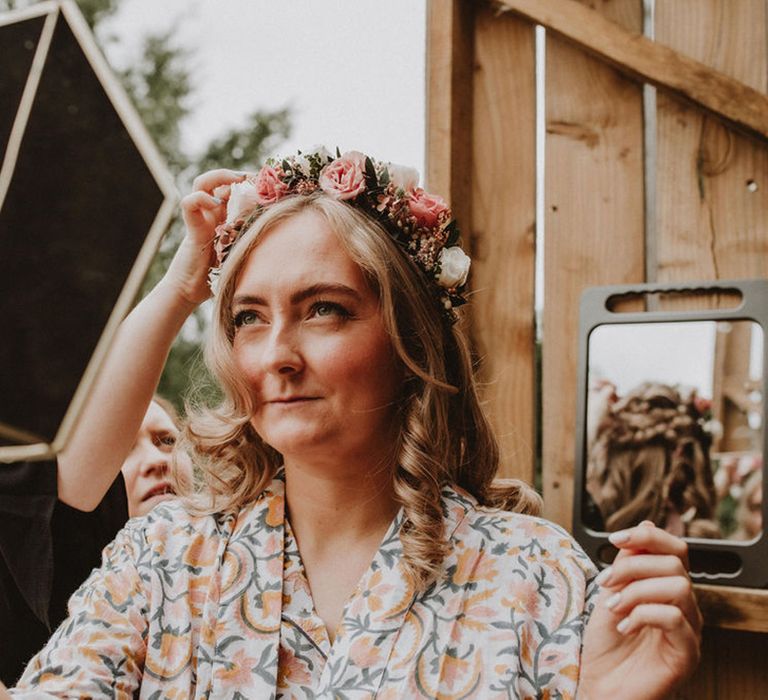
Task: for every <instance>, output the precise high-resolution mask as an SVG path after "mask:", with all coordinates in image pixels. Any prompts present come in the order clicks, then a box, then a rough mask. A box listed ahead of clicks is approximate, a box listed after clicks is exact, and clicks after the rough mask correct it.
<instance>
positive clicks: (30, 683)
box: [11, 477, 596, 700]
mask: <svg viewBox="0 0 768 700" xmlns="http://www.w3.org/2000/svg"><path fill="white" fill-rule="evenodd" d="M284 505H285V504H284V483H283V481H282V477H278V478H276V479H275V480H274V481H273V483H272V484H271V486H270V487H269V488H268V489H267V490H266V491H265V492H264V493H263V494H262V496H261V497H260V498H259V499H258V500H257V501H256V502H255V503H253V504H251V505H250V506H248V507H247V508H244V509H243V510H242V511H241V512H240V513H238V514H237V515H218V516H207V517H197V516H192V515H189V514H188V513H186V512H185V511H184V510H183V508H182V507H181V505H180V504H178V503H173V502H167V503H164V504H161V505H160V506H158V508H156V509H155V510H154V511H153V512H152V513H151V514H150V515H149V516H147V517H146V518H143V519H137V520H133V521H131V522H129V524H128V525H127V526H126V528H125V529H124V530H123V531H122V532H121V533H120V534H119V535H118V537H117V538H116V539H115V541H114V542H113V543H112V544H111V545H110V546H109V547H108V548H107V549H106V550H105V553H104V563H103V566H102V567H101V569H98V570H96V571H94V572H93V574H92V575H91V577H90V579H89V580H88V581H86V583H85V584H83V586H82V587H81V588H80V590H79V591H78V592H77V593H76V594H75V595H74V596H73V597H72V599H71V600H70V617H69V619H68V620H66V621H65V622H64V623H63V624H62V626H61V627H60V628H59V629H58V630H57V631H56V633H55V634H54V636H53V637H52V638H51V640H50V641H49V643H48V644H47V646H46V647H45V648H44V649H43V650H42V651H41V652H40V653H39V654H38V655H37V656H36V657H35V658H34V659H33V660H32V662H30V665H29V666H28V668H27V670H26V671H25V673H24V675H23V677H22V679H21V680H20V682H19V685H18V686H17V688H15V689H13V690H12V691H11V694H12V695H13V696H15V697H21V698H33V697H34V698H39V697H51V696H53V697H91V698H107V697H109V698H118V699H123V698H125V699H126V700H127V699H128V698H133V697H140V698H163V697H168V698H173V697H176V698H211V699H213V698H254V699H256V698H258V699H259V700H261V699H262V698H264V699H266V698H324V699H328V700H330V699H331V698H334V699H335V698H347V699H349V700H353V699H354V700H357V699H363V698H365V699H368V698H384V699H390V698H423V699H425V700H426V699H428V698H441V699H442V700H449V699H456V700H458V699H459V698H462V699H463V698H489V699H491V700H495V699H496V698H499V699H501V698H545V697H550V698H573V697H574V696H575V693H576V687H577V683H578V677H579V662H580V658H579V656H580V651H581V638H582V631H583V627H584V623H585V621H586V619H587V617H588V615H589V613H590V611H591V607H592V605H593V600H594V595H595V594H596V586H595V584H594V575H595V573H596V571H595V568H594V566H593V565H592V563H591V562H590V561H589V559H588V558H587V557H586V555H585V554H584V553H583V552H582V551H581V549H580V548H579V547H578V545H576V544H575V543H574V542H573V540H572V539H571V538H570V537H569V536H568V535H567V533H565V532H564V531H563V530H561V529H560V528H558V527H557V526H555V525H552V524H551V523H548V522H546V521H544V520H541V519H538V518H531V517H529V516H524V515H518V514H512V513H507V512H502V511H499V510H494V509H489V508H483V507H480V506H478V504H477V503H476V501H475V500H474V499H473V498H472V497H470V496H469V495H467V494H466V493H463V492H461V491H459V490H458V489H452V488H446V489H445V490H444V498H443V506H444V515H445V519H444V522H445V532H446V536H447V537H449V538H450V542H451V549H450V553H449V555H448V557H447V558H446V561H445V563H444V570H443V574H442V575H441V577H440V578H439V579H438V580H437V581H436V582H435V583H434V584H433V585H432V586H430V588H429V589H428V590H426V591H425V592H423V593H421V594H417V593H416V591H414V589H413V587H412V586H411V584H410V583H409V581H408V579H407V577H406V576H404V575H403V571H402V567H401V559H402V546H401V543H400V538H399V531H400V526H401V525H402V514H400V515H398V516H397V518H395V520H394V521H393V523H392V525H391V526H390V528H389V531H388V532H387V534H386V536H385V537H384V540H383V541H382V543H381V546H380V547H379V550H378V551H377V553H376V554H375V556H374V558H373V561H372V562H371V565H370V567H369V569H368V571H367V572H366V573H365V574H364V575H363V577H362V579H361V581H360V583H359V585H358V587H357V589H356V590H355V591H354V592H353V594H352V595H351V597H350V599H349V601H348V603H347V606H346V608H345V610H344V615H343V618H342V622H341V624H340V626H339V629H338V630H336V637H335V640H334V643H333V644H331V643H330V641H329V636H328V634H327V631H326V630H325V627H324V626H323V623H322V620H321V619H320V618H319V616H318V615H317V614H316V612H315V609H314V605H313V603H312V598H311V592H310V589H309V585H308V583H307V580H306V576H305V574H304V570H303V566H302V564H301V557H300V555H299V551H298V547H297V545H296V541H295V538H294V537H293V534H292V532H291V529H290V525H289V524H288V523H287V521H286V519H285V507H284Z"/></svg>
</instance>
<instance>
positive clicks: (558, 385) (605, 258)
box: [543, 0, 644, 528]
mask: <svg viewBox="0 0 768 700" xmlns="http://www.w3.org/2000/svg"><path fill="white" fill-rule="evenodd" d="M590 4H591V5H595V4H597V6H598V11H599V12H604V13H605V14H606V16H607V17H609V18H610V19H612V20H613V21H616V22H619V23H620V24H622V25H623V26H626V27H628V28H629V29H630V30H633V31H638V30H639V29H640V27H641V26H642V12H641V10H642V4H641V3H640V2H639V1H638V0H616V1H614V2H609V1H604V2H598V3H595V2H594V0H593V1H592V2H591V3H590ZM590 16H591V15H590ZM546 78H547V80H546V124H547V141H546V164H545V168H546V189H545V200H546V201H545V233H544V239H545V243H544V249H545V250H544V281H545V291H544V328H543V431H544V432H543V488H544V505H545V515H546V516H547V517H549V518H550V519H552V520H555V521H556V522H559V523H560V524H562V525H564V526H565V527H568V528H570V526H571V512H572V505H573V465H574V439H575V429H576V428H575V423H576V419H575V416H576V378H577V374H576V372H577V368H576V363H577V337H578V308H579V298H580V295H581V292H582V290H583V289H584V288H585V287H587V286H591V285H598V284H621V283H630V282H641V281H643V277H644V246H643V235H644V215H643V207H644V205H643V122H642V91H641V88H640V86H639V85H637V84H636V83H635V82H634V81H632V80H629V79H627V78H626V77H625V76H623V75H621V74H620V73H618V72H617V71H615V70H614V69H612V68H610V67H608V66H605V65H604V64H602V63H600V62H599V61H597V60H596V59H594V58H592V57H590V56H588V55H586V54H585V53H584V52H583V51H580V50H579V49H577V48H575V47H574V46H573V45H572V44H570V43H567V42H565V41H563V40H562V39H559V38H556V37H553V38H551V39H548V41H547V66H546ZM585 86H588V88H587V87H585Z"/></svg>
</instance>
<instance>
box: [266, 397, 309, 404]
mask: <svg viewBox="0 0 768 700" xmlns="http://www.w3.org/2000/svg"><path fill="white" fill-rule="evenodd" d="M319 398H320V397H319V396H286V397H284V398H279V399H271V400H270V401H267V403H272V404H278V405H280V404H292V403H305V402H307V401H317V399H319Z"/></svg>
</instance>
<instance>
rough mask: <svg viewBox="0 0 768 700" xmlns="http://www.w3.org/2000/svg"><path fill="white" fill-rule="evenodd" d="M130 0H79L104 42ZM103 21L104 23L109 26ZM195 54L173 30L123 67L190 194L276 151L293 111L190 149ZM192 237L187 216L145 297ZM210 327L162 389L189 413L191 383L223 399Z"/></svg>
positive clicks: (177, 225) (197, 328)
mask: <svg viewBox="0 0 768 700" xmlns="http://www.w3.org/2000/svg"><path fill="white" fill-rule="evenodd" d="M37 1H38V0H0V11H3V10H12V9H17V8H21V7H26V6H29V5H32V4H35V2H37ZM122 2H123V0H77V4H78V6H79V7H80V10H81V11H82V13H83V15H84V17H85V19H86V20H87V22H88V23H89V25H90V26H91V27H92V29H93V30H94V34H95V35H96V38H97V41H99V42H100V43H101V44H102V46H103V47H104V44H105V43H107V42H119V38H117V37H114V36H110V37H102V36H101V35H100V31H99V30H100V25H101V23H103V22H104V20H106V19H107V18H109V17H111V16H112V15H114V14H115V13H116V12H117V11H118V10H119V8H120V5H121V3H122ZM101 26H103V25H101ZM191 58H192V52H191V51H189V50H188V49H186V48H184V47H182V46H179V45H178V44H177V43H176V42H175V41H174V36H173V31H172V29H166V30H158V31H154V32H152V33H150V34H148V35H147V36H145V37H144V38H143V41H142V45H141V50H140V54H139V56H137V57H135V59H134V60H133V61H132V62H131V63H130V64H129V65H128V67H126V68H122V69H119V70H117V71H116V73H117V75H118V77H119V78H120V80H121V82H122V84H123V86H124V88H125V90H126V92H127V93H128V95H129V96H130V97H131V99H132V101H133V103H134V105H135V107H136V109H137V111H138V113H139V115H140V116H141V118H142V120H143V122H144V124H145V126H146V128H147V130H148V131H149V133H150V134H151V135H152V137H153V139H154V141H155V143H156V145H157V147H158V149H159V150H160V152H161V154H162V155H163V156H164V158H165V160H166V162H167V163H168V165H169V167H170V169H171V171H172V172H173V173H174V174H175V176H176V179H177V184H178V188H179V190H180V191H181V192H185V191H187V190H188V189H189V187H190V182H191V179H192V177H193V176H194V175H195V174H197V173H199V172H203V171H205V170H209V169H211V168H214V167H223V168H232V169H235V170H247V169H252V168H253V167H255V166H256V165H257V164H258V163H260V162H262V161H263V160H264V158H265V157H266V156H267V155H268V154H269V153H270V152H273V151H274V150H275V149H276V148H277V147H278V146H279V144H280V142H281V141H282V140H284V139H285V138H287V137H288V136H289V134H290V129H291V119H290V113H289V111H288V110H287V109H282V110H276V111H265V110H260V109H255V110H254V111H253V112H252V113H251V114H249V115H248V116H247V117H246V118H245V119H244V120H243V123H242V125H241V126H240V127H239V128H234V129H228V130H224V131H222V133H221V134H219V135H218V136H216V137H215V138H213V139H212V140H211V141H210V143H208V144H207V146H206V147H205V148H204V149H202V152H201V153H198V154H194V153H188V152H186V151H185V149H184V148H183V146H182V139H181V129H182V126H183V123H184V119H185V118H186V117H187V116H188V115H189V114H190V110H191V108H190V103H191V98H192V97H193V96H194V88H193V83H192V80H191V70H190V68H189V66H190V59H191ZM183 235H184V231H183V226H182V223H181V220H180V217H178V216H177V217H176V218H175V219H174V220H173V221H172V222H171V224H170V226H169V228H168V231H167V232H166V235H165V237H164V240H163V242H162V244H161V246H160V249H159V251H158V253H157V255H156V257H155V259H154V261H153V263H152V265H151V267H150V270H149V272H148V274H147V276H146V279H145V280H144V285H143V288H142V295H143V294H145V293H146V292H147V291H149V289H151V288H152V287H153V286H154V285H155V284H156V283H157V281H158V280H159V279H160V278H161V277H162V275H163V274H164V272H165V270H166V269H167V267H168V263H169V262H170V259H171V257H172V256H173V253H174V251H175V250H176V247H177V246H178V243H179V241H180V240H181V238H182V236H183ZM206 325H207V319H206V313H205V310H204V309H198V311H197V312H196V313H195V314H194V315H193V317H192V318H191V319H190V320H189V322H188V323H187V325H186V326H185V327H184V330H183V332H182V333H181V334H180V335H179V337H178V338H177V339H176V342H175V343H174V345H173V347H172V349H171V353H170V356H169V358H168V362H167V363H166V368H165V371H164V373H163V377H162V379H161V380H160V386H159V387H158V391H159V393H160V394H162V395H163V396H165V397H166V398H168V399H170V400H171V401H173V403H174V404H176V406H177V407H178V408H180V409H182V410H183V402H184V397H185V395H186V394H187V393H188V391H189V389H190V388H191V387H194V388H195V391H196V394H197V396H198V398H199V399H201V400H203V401H205V400H206V399H208V400H215V398H216V396H217V395H218V391H217V389H216V387H215V383H214V382H213V380H212V378H211V377H210V375H209V374H208V373H207V371H206V370H205V367H204V365H203V363H202V360H201V353H200V343H201V338H202V336H203V332H204V330H205V327H206Z"/></svg>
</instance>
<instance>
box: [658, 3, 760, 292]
mask: <svg viewBox="0 0 768 700" xmlns="http://www.w3.org/2000/svg"><path fill="white" fill-rule="evenodd" d="M656 13H657V28H656V36H657V39H658V41H663V42H665V43H668V44H670V45H671V46H673V47H675V48H676V49H679V50H680V51H684V52H686V53H690V54H691V55H693V56H694V57H696V58H699V59H700V60H702V61H711V62H713V63H714V64H715V66H716V67H717V68H719V69H721V70H724V71H729V72H731V73H732V74H733V76H734V77H736V78H738V79H740V80H743V81H745V82H749V83H751V84H752V85H754V86H756V87H757V86H762V89H765V86H766V84H768V69H766V66H767V65H768V36H766V3H765V0H742V1H741V2H739V3H732V2H727V1H726V0H701V1H700V0H657V9H656ZM725 16H727V18H728V19H727V21H723V17H725ZM657 124H658V127H657V162H658V168H657V172H658V176H657V186H656V197H657V215H656V229H657V231H658V232H659V241H658V255H659V281H665V280H675V281H684V280H689V279H707V278H714V279H718V278H739V277H764V276H766V275H768V255H766V252H768V235H767V234H766V232H768V196H766V193H767V192H768V146H765V145H758V144H756V143H755V142H754V141H752V140H748V139H745V138H744V137H742V136H741V135H739V134H736V133H734V132H733V131H729V130H727V129H726V128H724V127H723V126H722V124H720V123H719V122H717V121H715V120H713V119H710V118H708V117H706V116H705V115H703V114H701V113H700V112H697V111H695V110H693V109H691V108H690V107H688V106H687V105H685V104H683V103H680V102H677V101H674V100H672V99H670V98H669V97H665V96H663V95H659V98H658V115H657Z"/></svg>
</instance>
